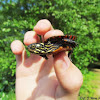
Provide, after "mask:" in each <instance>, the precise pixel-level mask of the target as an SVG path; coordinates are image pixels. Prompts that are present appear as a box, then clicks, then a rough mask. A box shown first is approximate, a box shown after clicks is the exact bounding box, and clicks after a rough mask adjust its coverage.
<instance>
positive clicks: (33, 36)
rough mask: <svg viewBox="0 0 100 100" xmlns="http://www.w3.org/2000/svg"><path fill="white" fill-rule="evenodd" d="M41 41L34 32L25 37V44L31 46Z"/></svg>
mask: <svg viewBox="0 0 100 100" xmlns="http://www.w3.org/2000/svg"><path fill="white" fill-rule="evenodd" d="M38 41H39V39H38V36H37V34H36V33H35V32H34V31H28V32H26V33H25V36H24V44H25V45H30V44H32V43H37V42H38Z"/></svg>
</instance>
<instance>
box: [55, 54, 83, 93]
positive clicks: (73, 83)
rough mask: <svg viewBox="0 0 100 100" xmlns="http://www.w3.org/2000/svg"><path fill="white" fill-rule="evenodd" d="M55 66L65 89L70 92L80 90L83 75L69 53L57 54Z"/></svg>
mask: <svg viewBox="0 0 100 100" xmlns="http://www.w3.org/2000/svg"><path fill="white" fill-rule="evenodd" d="M54 68H55V72H56V76H57V78H58V80H59V82H60V84H61V86H62V87H63V89H64V90H66V91H67V92H69V93H72V92H75V91H79V89H80V87H81V85H82V82H83V77H82V74H81V72H80V70H79V69H78V68H77V67H76V66H75V65H74V64H72V62H71V61H70V60H69V58H68V55H66V54H65V53H64V52H62V53H60V54H58V55H56V56H55V59H54Z"/></svg>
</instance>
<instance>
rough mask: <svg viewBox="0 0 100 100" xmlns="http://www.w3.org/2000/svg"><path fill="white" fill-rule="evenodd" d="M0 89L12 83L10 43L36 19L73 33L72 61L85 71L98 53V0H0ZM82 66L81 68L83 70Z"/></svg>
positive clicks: (99, 4) (99, 50) (99, 5)
mask: <svg viewBox="0 0 100 100" xmlns="http://www.w3.org/2000/svg"><path fill="white" fill-rule="evenodd" d="M0 4H1V5H0V51H1V52H0V73H1V74H0V91H1V92H2V91H6V92H8V91H9V90H10V89H11V88H13V86H14V83H15V67H16V61H15V57H14V55H13V54H12V52H11V49H10V44H11V42H12V41H13V40H17V39H19V40H21V41H23V37H24V33H25V32H27V31H29V30H33V27H34V25H35V24H36V22H37V21H38V20H40V19H44V18H45V19H48V20H49V21H50V22H51V23H52V25H53V27H54V28H57V29H60V30H62V31H63V32H64V33H65V34H72V35H76V36H77V42H78V47H77V48H75V49H74V53H73V55H72V59H73V63H75V65H76V66H77V67H78V68H79V69H81V70H82V72H83V73H86V72H87V66H88V65H89V64H91V63H94V62H95V61H98V60H99V56H100V0H59V1H58V0H26V1H25V0H0ZM83 69H84V70H83Z"/></svg>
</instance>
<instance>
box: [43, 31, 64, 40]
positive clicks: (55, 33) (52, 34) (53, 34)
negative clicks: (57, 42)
mask: <svg viewBox="0 0 100 100" xmlns="http://www.w3.org/2000/svg"><path fill="white" fill-rule="evenodd" d="M59 35H64V34H63V32H62V31H60V30H50V31H48V32H47V33H46V34H45V35H44V39H45V40H46V39H48V38H49V37H52V36H59Z"/></svg>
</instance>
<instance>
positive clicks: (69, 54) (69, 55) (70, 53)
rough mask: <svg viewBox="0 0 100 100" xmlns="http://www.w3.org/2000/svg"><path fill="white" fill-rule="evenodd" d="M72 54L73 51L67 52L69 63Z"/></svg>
mask: <svg viewBox="0 0 100 100" xmlns="http://www.w3.org/2000/svg"><path fill="white" fill-rule="evenodd" d="M72 53H73V50H71V51H69V53H68V57H69V59H70V60H71V61H72V59H71V55H72Z"/></svg>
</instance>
